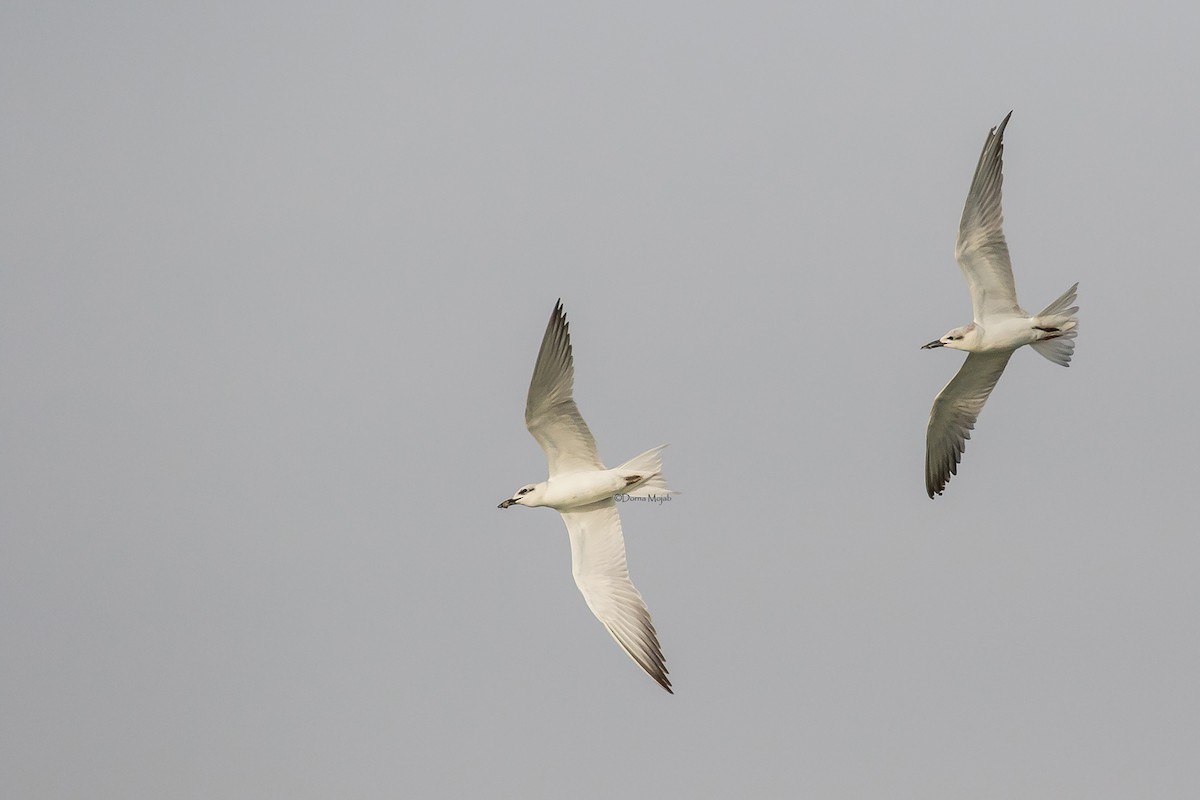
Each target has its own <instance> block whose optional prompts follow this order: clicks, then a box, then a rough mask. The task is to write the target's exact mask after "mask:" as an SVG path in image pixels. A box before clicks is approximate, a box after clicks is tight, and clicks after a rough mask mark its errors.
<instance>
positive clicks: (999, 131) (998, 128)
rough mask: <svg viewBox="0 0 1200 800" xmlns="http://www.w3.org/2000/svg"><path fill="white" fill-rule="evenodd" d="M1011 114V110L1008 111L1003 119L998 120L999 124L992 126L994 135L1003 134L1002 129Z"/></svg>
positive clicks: (1006, 124)
mask: <svg viewBox="0 0 1200 800" xmlns="http://www.w3.org/2000/svg"><path fill="white" fill-rule="evenodd" d="M1012 115H1013V112H1012V111H1009V112H1008V113H1007V114H1005V115H1004V119H1002V120H1000V124H999V125H997V126H996V127H994V128H992V133H994V134H995V135H996V136H1003V135H1004V129H1005V128H1006V127H1007V126H1008V121H1009V120H1010V119H1012Z"/></svg>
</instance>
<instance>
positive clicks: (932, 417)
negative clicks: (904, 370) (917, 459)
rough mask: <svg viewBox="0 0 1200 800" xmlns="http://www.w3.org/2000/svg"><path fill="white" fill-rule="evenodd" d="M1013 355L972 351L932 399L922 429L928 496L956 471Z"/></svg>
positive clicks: (939, 490)
mask: <svg viewBox="0 0 1200 800" xmlns="http://www.w3.org/2000/svg"><path fill="white" fill-rule="evenodd" d="M1012 354H1013V351H1012V350H1009V351H1007V352H1002V353H971V354H970V355H968V356H967V360H966V361H964V362H963V365H962V368H961V369H959V371H958V374H957V375H955V376H954V377H953V378H952V379H951V380H950V382H949V383H947V384H946V387H945V388H944V389H942V391H941V392H940V393H939V394H938V396H937V398H936V399H935V400H934V401H933V410H932V411H930V412H929V428H928V429H927V430H926V432H925V490H926V491H927V492H929V496H930V497H933V496H934V495H935V494H941V493H942V491H943V490H944V489H945V488H946V484H947V483H949V482H950V476H951V475H955V474H957V473H958V462H959V461H960V460H961V459H962V454H963V450H965V449H966V446H967V439H970V438H971V433H970V432H971V431H972V430H973V429H974V428H975V420H977V419H979V412H980V411H982V410H983V404H984V403H986V402H987V399H988V395H990V394H991V393H992V389H994V388H996V381H998V380H1000V376H1001V375H1002V374H1003V373H1004V368H1005V367H1006V366H1008V359H1010V358H1011V357H1012Z"/></svg>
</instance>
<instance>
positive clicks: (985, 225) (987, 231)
mask: <svg viewBox="0 0 1200 800" xmlns="http://www.w3.org/2000/svg"><path fill="white" fill-rule="evenodd" d="M1011 116H1012V112H1011V111H1010V112H1008V116H1006V117H1005V118H1004V121H1003V122H1001V123H1000V125H999V126H998V127H996V128H992V130H991V132H990V133H989V134H988V138H987V141H986V142H984V143H983V152H982V153H981V154H980V155H979V164H978V165H977V166H976V167H975V177H974V178H973V179H972V180H971V189H970V191H968V192H967V203H966V205H965V206H964V207H963V213H962V221H961V222H959V225H958V243H957V244H956V245H955V247H954V258H955V259H957V260H958V265H959V266H960V267H962V271H963V274H964V275H965V276H966V277H967V285H968V286H969V287H970V289H971V309H972V311H973V312H974V316H975V321H976V322H978V323H981V324H982V323H983V322H984V321H985V320H987V318H988V317H995V316H1002V317H1007V316H1013V315H1018V314H1019V315H1025V312H1024V311H1022V310H1021V307H1020V305H1018V303H1017V287H1016V284H1015V283H1014V282H1013V274H1012V261H1011V260H1010V259H1009V257H1008V243H1007V242H1005V240H1004V229H1003V224H1004V213H1003V212H1002V211H1001V209H1000V187H1001V185H1002V184H1003V183H1004V127H1005V126H1006V125H1008V119H1009V117H1011Z"/></svg>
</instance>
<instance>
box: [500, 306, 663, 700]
mask: <svg viewBox="0 0 1200 800" xmlns="http://www.w3.org/2000/svg"><path fill="white" fill-rule="evenodd" d="M574 381H575V366H574V359H573V357H572V353H571V339H570V334H569V332H568V330H567V318H566V314H565V313H564V312H563V308H562V302H561V301H560V302H559V303H558V304H557V305H555V307H554V312H553V313H552V314H551V315H550V322H549V323H548V324H547V326H546V333H545V335H544V336H543V337H542V347H541V349H540V351H539V352H538V359H537V364H536V365H535V366H534V369H533V379H532V380H531V381H530V384H529V397H528V399H527V401H526V404H525V425H526V427H527V428H529V432H530V433H531V434H533V437H534V438H535V439H537V441H538V444H540V445H541V446H542V449H543V450H544V451H545V452H546V460H547V462H548V466H549V477H548V478H547V479H546V480H544V481H542V482H541V483H536V484H529V485H527V486H523V487H521V488H520V489H518V490H517V491H516V493H515V494H514V495H513V496H512V497H510V498H509V499H507V500H505V501H504V502H502V503H501V504H500V508H508V507H510V506H514V505H522V506H530V507H548V508H553V509H555V510H556V511H558V512H559V513H560V514H562V517H563V521H564V522H565V523H566V526H567V532H568V534H569V535H570V539H571V573H572V575H573V576H574V578H575V585H576V586H578V587H579V591H580V593H581V594H583V599H584V600H585V601H586V602H587V605H588V608H590V609H591V611H592V613H593V614H595V615H596V618H597V619H599V620H600V622H601V623H602V624H603V625H604V627H605V628H606V629H607V630H608V632H609V633H610V634H611V635H612V637H613V639H615V640H616V641H617V644H619V645H620V646H621V649H622V650H624V651H625V653H626V654H627V655H628V656H629V657H630V658H632V659H633V661H634V662H635V663H636V664H637V665H638V666H640V667H641V668H642V669H643V670H645V671H646V673H647V674H648V675H650V677H652V678H654V680H656V681H658V683H659V685H660V686H662V687H663V688H664V689H666V690H667V691H668V692H670V691H672V690H671V681H670V679H669V678H668V677H667V668H666V663H665V661H664V659H663V655H662V649H661V647H660V646H659V643H658V634H657V633H656V632H655V630H654V624H653V623H652V622H651V621H650V613H649V611H647V610H646V604H645V602H643V600H642V596H641V594H640V593H639V592H638V590H637V589H636V588H635V587H634V585H633V583H632V582H631V581H630V580H629V571H628V568H627V567H626V563H625V539H624V537H623V535H622V532H621V517H620V515H619V514H618V513H617V504H616V502H615V501H614V500H613V498H614V497H616V496H618V495H630V496H634V497H647V496H651V495H669V494H671V490H670V489H669V488H668V487H667V484H666V481H665V480H664V479H663V477H662V457H661V453H662V449H663V448H662V447H656V448H654V449H653V450H647V451H646V452H645V453H642V454H641V455H638V456H635V457H634V458H632V459H630V460H629V461H626V462H625V463H624V464H622V465H621V466H619V467H614V468H612V469H608V468H607V467H605V466H604V463H603V462H602V461H601V460H600V456H599V454H598V452H597V450H596V440H595V439H594V438H593V437H592V433H591V431H590V430H588V427H587V423H585V422H584V421H583V417H582V415H580V413H579V408H578V407H577V406H576V405H575V399H574V397H573V396H572V394H573V387H574Z"/></svg>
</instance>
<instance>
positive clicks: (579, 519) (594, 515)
mask: <svg viewBox="0 0 1200 800" xmlns="http://www.w3.org/2000/svg"><path fill="white" fill-rule="evenodd" d="M562 516H563V521H564V522H566V523H567V531H568V532H569V533H570V534H571V572H572V574H573V575H574V576H575V585H576V586H578V587H579V591H580V592H582V593H583V599H584V600H586V601H587V604H588V608H590V609H591V610H592V613H593V614H595V615H596V619H598V620H600V622H601V623H603V624H604V627H605V628H606V629H608V632H609V633H611V634H612V637H613V638H614V639H616V640H617V644H619V645H621V649H622V650H624V651H625V652H626V654H628V656H629V657H630V658H632V659H633V660H634V662H635V663H636V664H637V665H638V666H639V667H641V668H642V669H643V670H645V671H646V674H647V675H649V676H650V677H651V678H654V680H656V681H658V683H659V685H660V686H662V687H663V688H664V689H666V690H667V691H668V692H671V693H672V694H674V692H672V691H671V681H670V679H669V678H668V677H667V666H666V662H665V661H664V660H663V654H662V648H661V647H659V644H658V635H657V634H656V633H655V631H654V623H652V622H651V621H650V612H649V611H647V610H646V604H645V603H644V602H643V601H642V596H641V594H639V593H638V590H637V589H636V588H635V587H634V585H633V583H632V582H631V581H630V580H629V570H628V569H627V568H626V566H625V539H624V537H623V536H622V535H621V517H620V515H619V514H618V513H617V504H616V503H615V502H614V501H613V500H612V498H609V499H608V500H601V501H600V502H599V503H593V504H592V505H590V506H583V507H582V508H578V509H575V510H573V511H563V512H562Z"/></svg>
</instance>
